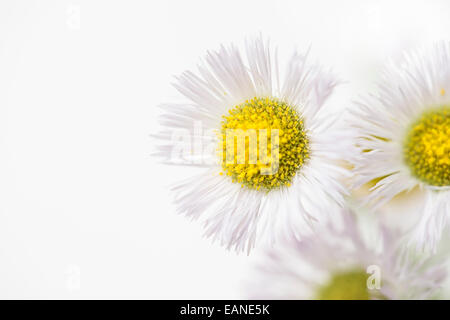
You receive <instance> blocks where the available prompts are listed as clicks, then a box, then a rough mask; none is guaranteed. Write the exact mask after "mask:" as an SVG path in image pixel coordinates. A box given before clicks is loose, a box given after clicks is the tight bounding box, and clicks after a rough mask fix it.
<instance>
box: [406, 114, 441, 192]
mask: <svg viewBox="0 0 450 320" xmlns="http://www.w3.org/2000/svg"><path fill="white" fill-rule="evenodd" d="M404 146H405V147H404V156H405V161H406V163H407V164H408V166H409V168H410V169H411V172H412V173H413V175H414V176H416V177H417V178H418V179H419V180H421V181H423V182H425V183H427V184H428V185H432V186H440V187H441V186H450V107H449V106H443V107H440V108H437V109H434V110H432V111H427V112H425V113H424V114H423V115H422V116H421V117H420V118H419V120H418V121H416V122H415V123H414V124H413V125H412V126H411V129H410V131H409V133H408V135H407V137H406V140H405V144H404Z"/></svg>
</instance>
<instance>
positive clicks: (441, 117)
mask: <svg viewBox="0 0 450 320" xmlns="http://www.w3.org/2000/svg"><path fill="white" fill-rule="evenodd" d="M378 91H379V92H378V94H376V95H372V96H370V97H368V98H366V99H365V100H364V101H363V102H362V103H358V105H359V108H358V110H355V112H354V113H355V117H354V123H353V126H354V127H356V128H357V129H358V140H357V143H358V146H359V148H360V149H361V153H360V156H359V157H358V158H357V159H356V161H355V173H357V175H358V178H357V180H356V187H358V186H362V185H364V184H366V183H368V182H371V181H374V182H376V184H375V185H374V186H373V187H372V188H371V189H370V194H369V195H368V196H367V198H366V203H368V204H372V205H374V207H379V206H382V205H384V204H386V203H387V202H389V201H390V200H392V198H394V197H395V196H396V195H399V194H400V193H402V192H405V191H410V190H412V189H414V188H418V189H419V190H420V192H422V193H423V198H424V199H425V200H424V201H423V203H422V205H420V206H419V207H418V212H417V213H418V214H420V215H421V217H420V220H419V223H418V224H417V226H416V227H415V228H414V230H413V231H412V238H411V239H412V242H413V243H414V244H416V245H417V247H422V248H431V249H433V250H434V249H435V248H436V245H437V243H438V241H439V239H440V237H441V234H442V231H443V229H444V227H445V226H446V224H447V222H448V218H449V214H450V47H449V44H448V43H442V44H439V45H437V46H435V47H434V48H433V49H432V50H422V51H417V52H413V53H411V54H406V55H405V57H404V61H403V63H400V64H397V65H396V64H394V63H393V62H392V63H390V64H389V65H388V66H387V68H386V69H385V71H384V73H383V79H382V80H381V82H380V84H379V85H378Z"/></svg>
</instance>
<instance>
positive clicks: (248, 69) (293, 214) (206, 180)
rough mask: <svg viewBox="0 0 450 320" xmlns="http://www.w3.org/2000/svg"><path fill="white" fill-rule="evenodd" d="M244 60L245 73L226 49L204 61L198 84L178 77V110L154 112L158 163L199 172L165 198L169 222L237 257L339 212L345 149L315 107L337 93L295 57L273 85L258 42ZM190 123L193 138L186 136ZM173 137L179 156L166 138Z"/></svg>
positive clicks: (274, 65)
mask: <svg viewBox="0 0 450 320" xmlns="http://www.w3.org/2000/svg"><path fill="white" fill-rule="evenodd" d="M246 53H247V63H246V62H245V61H244V59H243V57H242V56H241V53H240V52H239V50H238V49H237V48H236V47H235V46H234V45H231V46H230V47H223V46H222V47H221V49H220V50H219V51H217V52H208V54H207V56H206V58H205V60H206V64H204V63H202V64H201V65H200V66H199V70H198V71H199V73H198V75H196V74H194V73H192V72H189V71H187V72H184V73H183V74H182V75H181V76H180V77H178V81H177V83H176V84H175V87H176V88H177V89H178V91H179V92H180V93H182V94H183V95H184V96H185V98H187V99H188V101H186V102H183V103H181V104H168V105H164V106H162V107H163V109H164V115H163V116H162V119H161V120H162V121H161V123H162V125H163V126H164V130H163V131H162V132H161V133H160V134H158V135H157V138H158V140H159V147H158V149H159V151H158V152H157V155H158V156H161V157H162V158H163V160H164V161H165V162H167V163H176V164H182V165H186V164H192V165H195V166H202V167H206V168H208V170H205V171H203V172H202V173H201V174H199V175H196V176H194V177H192V178H190V179H188V180H186V181H185V182H183V183H180V184H178V185H177V186H176V187H175V188H174V190H175V202H176V205H177V209H178V212H179V213H181V214H185V215H186V216H188V217H191V218H193V219H197V218H199V219H200V220H201V221H202V222H203V224H204V226H205V229H206V235H207V236H209V237H212V238H213V239H217V240H219V241H220V242H221V244H223V245H225V246H227V247H228V248H234V249H236V250H237V251H243V250H247V251H248V250H250V249H251V248H252V247H254V245H255V242H257V241H260V240H261V239H265V240H267V241H269V242H274V241H275V240H276V239H277V238H278V237H279V236H280V235H292V234H295V235H298V234H299V233H301V232H308V230H310V229H311V226H312V225H314V224H315V223H318V222H321V221H323V220H325V219H327V218H328V217H327V215H328V211H327V210H325V208H327V207H328V205H329V204H330V203H334V204H336V205H340V206H342V205H343V204H344V198H343V195H345V194H346V193H347V191H346V189H345V187H344V186H343V184H342V183H341V178H342V176H343V175H345V174H348V173H347V170H345V169H343V168H342V167H340V166H339V165H338V164H337V161H338V159H340V153H342V152H343V151H344V149H345V148H344V147H343V144H344V143H345V142H346V141H348V139H346V138H345V134H344V131H343V130H341V129H340V128H339V127H338V125H337V124H336V120H337V119H338V116H337V115H336V114H332V113H330V108H329V107H328V108H325V107H324V106H325V102H326V100H327V98H328V97H329V96H330V95H331V93H332V92H333V89H334V88H335V86H336V84H337V81H336V79H335V78H334V77H333V76H332V74H330V73H329V72H324V71H323V70H322V69H321V68H320V67H319V66H318V65H315V64H314V65H312V64H309V63H308V62H307V61H306V60H307V59H306V55H299V54H297V53H295V54H294V55H293V56H292V58H291V59H290V60H289V63H288V65H287V69H286V74H285V76H284V78H283V77H281V76H280V74H279V67H278V60H277V56H276V52H272V50H270V48H269V45H268V43H265V42H264V41H263V39H262V38H258V39H256V40H253V41H249V42H247V44H246ZM280 78H283V80H282V81H281V85H280V80H279V79H280ZM197 122H200V123H201V128H200V129H199V126H197V130H196V129H195V128H194V129H192V128H193V123H197ZM180 130H184V131H182V132H184V135H182V139H181V140H183V143H182V144H181V146H180V144H179V143H178V142H179V141H174V140H176V139H174V137H173V132H175V131H180ZM230 134H231V139H230ZM183 138H184V139H183ZM235 138H236V140H237V144H238V145H237V146H235V140H234V139H235ZM196 139H198V140H196ZM192 140H195V141H199V142H200V143H198V144H196V143H195V141H194V143H191V142H192ZM230 141H231V144H228V143H229V142H230ZM239 141H241V142H244V141H245V143H244V148H242V149H240V147H241V146H242V145H241V146H239ZM202 142H208V143H209V145H208V146H207V148H202V147H201V146H200V147H198V145H201V143H202ZM265 143H266V144H265ZM192 145H194V146H193V147H192ZM211 145H212V147H211ZM196 146H197V147H196ZM186 148H187V149H188V152H185V153H184V155H183V161H180V159H179V158H176V157H175V158H176V159H174V153H173V150H175V149H177V150H178V149H183V150H185V149H186ZM241 151H242V152H241ZM312 212H314V214H311V213H312Z"/></svg>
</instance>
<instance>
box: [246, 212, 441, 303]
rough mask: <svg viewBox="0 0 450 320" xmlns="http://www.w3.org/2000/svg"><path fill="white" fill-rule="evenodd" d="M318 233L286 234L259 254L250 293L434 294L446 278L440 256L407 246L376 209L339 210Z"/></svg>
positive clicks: (322, 296)
mask: <svg viewBox="0 0 450 320" xmlns="http://www.w3.org/2000/svg"><path fill="white" fill-rule="evenodd" d="M337 214H338V215H339V216H340V217H341V219H342V220H341V223H340V224H339V225H336V224H332V223H328V224H327V225H324V226H320V227H317V228H316V231H317V232H316V233H315V234H314V235H311V236H309V237H305V238H304V239H302V240H301V241H299V240H297V239H290V240H286V241H285V242H283V243H281V244H282V245H277V246H276V247H272V248H270V249H268V250H266V251H264V254H263V255H261V256H259V261H258V263H257V265H256V268H254V269H253V270H252V271H251V276H250V279H249V280H247V281H246V285H247V288H246V291H247V292H248V295H249V296H250V298H252V299H314V300H315V299H319V300H378V299H392V300H399V299H429V298H437V297H438V294H439V290H440V289H441V287H442V286H443V284H444V281H445V279H446V267H445V263H444V261H441V260H440V258H439V259H436V257H430V256H422V257H420V256H418V255H417V254H416V253H415V252H410V251H407V250H406V249H405V246H404V245H402V244H401V242H399V241H398V239H399V237H398V235H397V234H396V233H395V232H393V231H392V230H389V229H387V228H385V227H384V226H382V225H380V224H378V223H375V222H374V220H373V218H374V215H366V216H365V218H366V219H367V218H372V219H369V220H364V219H361V216H360V215H359V216H358V219H357V218H356V216H355V215H354V214H353V213H352V212H351V211H348V210H345V209H343V210H341V211H340V212H339V213H337Z"/></svg>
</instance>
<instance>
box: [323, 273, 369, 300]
mask: <svg viewBox="0 0 450 320" xmlns="http://www.w3.org/2000/svg"><path fill="white" fill-rule="evenodd" d="M367 278H368V275H367V274H366V273H365V272H364V270H354V271H347V272H342V273H337V274H335V275H333V276H332V277H331V279H330V280H329V281H328V283H327V284H325V285H324V286H322V287H321V288H319V292H318V294H317V297H316V298H317V299H318V300H369V298H370V296H369V291H368V289H367Z"/></svg>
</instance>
